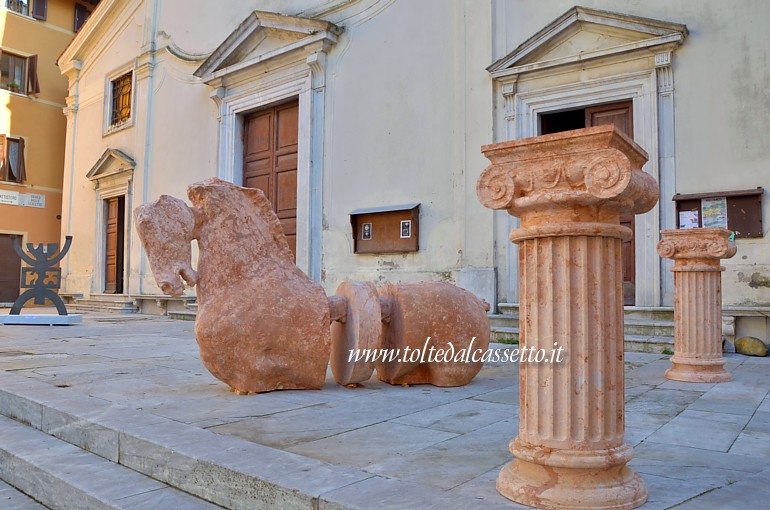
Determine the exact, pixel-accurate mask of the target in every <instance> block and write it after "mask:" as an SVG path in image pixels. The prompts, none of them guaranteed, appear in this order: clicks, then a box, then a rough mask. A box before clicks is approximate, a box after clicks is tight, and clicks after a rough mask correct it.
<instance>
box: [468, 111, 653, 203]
mask: <svg viewBox="0 0 770 510" xmlns="http://www.w3.org/2000/svg"><path fill="white" fill-rule="evenodd" d="M482 152H483V153H484V155H485V156H486V157H487V158H488V159H489V160H490V161H491V162H492V164H491V165H490V166H489V167H488V168H487V169H486V170H485V171H484V172H483V173H482V174H481V176H480V177H479V180H478V182H477V184H476V192H477V195H478V198H479V200H480V201H481V203H482V204H483V205H484V206H485V207H488V208H490V209H505V210H507V211H508V212H509V213H510V214H511V215H514V216H522V215H523V214H525V213H527V212H532V211H535V212H536V211H542V210H553V209H562V210H569V209H570V208H580V207H602V208H607V209H615V210H617V211H620V212H632V213H635V214H639V213H643V212H647V211H649V210H650V209H652V207H653V206H654V205H655V203H656V202H657V200H658V194H659V190H658V184H657V182H655V179H653V178H652V177H651V176H650V175H648V174H647V173H645V172H644V171H643V170H642V166H643V165H644V164H645V163H646V162H647V153H646V152H645V151H644V150H643V149H642V148H641V147H639V146H638V145H636V144H635V143H634V142H633V141H632V140H631V139H629V138H628V137H627V136H626V135H624V134H622V133H621V132H619V131H617V130H616V129H615V128H614V126H596V127H592V128H586V129H581V130H575V131H567V132H564V133H555V134H552V135H545V136H539V137H535V138H525V139H522V140H514V141H510V142H503V143H498V144H493V145H486V146H484V147H482Z"/></svg>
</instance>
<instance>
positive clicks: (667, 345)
mask: <svg viewBox="0 0 770 510" xmlns="http://www.w3.org/2000/svg"><path fill="white" fill-rule="evenodd" d="M489 339H490V341H491V342H498V343H501V344H518V343H519V328H508V327H500V326H497V327H492V329H491V332H490V338H489ZM623 350H624V351H626V352H650V353H656V354H672V353H673V352H674V338H673V337H671V336H655V335H629V334H626V335H625V338H624V342H623Z"/></svg>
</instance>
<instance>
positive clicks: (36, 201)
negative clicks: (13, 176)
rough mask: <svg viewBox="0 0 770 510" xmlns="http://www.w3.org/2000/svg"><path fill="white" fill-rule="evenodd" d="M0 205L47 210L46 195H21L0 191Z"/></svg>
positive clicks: (16, 192)
mask: <svg viewBox="0 0 770 510" xmlns="http://www.w3.org/2000/svg"><path fill="white" fill-rule="evenodd" d="M0 204H5V205H20V206H24V207H34V208H36V209H45V195H40V194H38V193H19V192H18V191H8V190H4V189H2V190H0Z"/></svg>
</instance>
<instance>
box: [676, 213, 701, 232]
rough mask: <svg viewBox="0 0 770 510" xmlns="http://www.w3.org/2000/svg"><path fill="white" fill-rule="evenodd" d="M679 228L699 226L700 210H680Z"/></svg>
mask: <svg viewBox="0 0 770 510" xmlns="http://www.w3.org/2000/svg"><path fill="white" fill-rule="evenodd" d="M679 228H698V211H679Z"/></svg>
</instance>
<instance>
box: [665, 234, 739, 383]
mask: <svg viewBox="0 0 770 510" xmlns="http://www.w3.org/2000/svg"><path fill="white" fill-rule="evenodd" d="M661 236H662V237H663V239H662V240H661V241H660V243H658V253H659V254H660V256H661V257H664V258H667V259H674V267H672V268H671V271H673V273H674V355H673V356H672V357H671V363H672V365H673V366H672V367H671V368H669V369H668V370H667V371H666V378H668V379H672V380H674V381H688V382H709V383H717V382H726V381H730V380H732V376H731V375H730V372H728V371H727V370H725V369H724V364H725V360H724V358H723V357H722V271H724V270H725V268H724V267H722V266H721V265H720V264H719V261H720V259H729V258H730V257H732V256H733V255H735V244H734V243H733V242H732V241H730V231H729V230H727V229H724V228H692V229H682V230H663V231H661Z"/></svg>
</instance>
